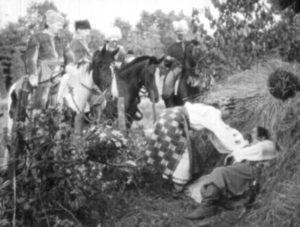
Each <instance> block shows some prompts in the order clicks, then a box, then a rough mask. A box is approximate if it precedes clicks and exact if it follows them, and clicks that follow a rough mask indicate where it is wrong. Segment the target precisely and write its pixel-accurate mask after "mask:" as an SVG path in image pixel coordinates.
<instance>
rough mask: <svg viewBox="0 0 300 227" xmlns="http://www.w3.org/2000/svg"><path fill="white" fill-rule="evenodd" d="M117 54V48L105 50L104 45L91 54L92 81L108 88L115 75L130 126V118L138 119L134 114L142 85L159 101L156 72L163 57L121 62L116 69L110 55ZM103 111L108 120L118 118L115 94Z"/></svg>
mask: <svg viewBox="0 0 300 227" xmlns="http://www.w3.org/2000/svg"><path fill="white" fill-rule="evenodd" d="M116 53H117V52H116V51H114V52H110V51H108V50H106V47H105V46H104V47H103V49H102V50H101V51H96V52H95V53H94V56H93V63H92V67H93V80H94V82H95V84H96V85H97V86H98V87H99V89H100V90H101V91H107V90H108V89H111V88H112V87H113V86H112V84H113V83H114V82H113V80H114V78H115V80H116V85H117V90H118V97H124V107H125V116H126V125H127V127H128V128H130V127H131V124H132V122H133V120H140V119H141V117H139V116H138V115H137V113H138V112H139V110H138V107H137V105H138V103H139V102H140V97H139V92H140V90H141V88H142V87H145V89H146V91H147V92H148V96H149V98H150V100H151V101H152V102H158V100H159V93H158V89H157V85H156V83H155V72H156V68H157V66H158V65H159V64H160V63H161V62H162V61H163V58H161V59H157V58H155V57H153V56H141V57H137V58H136V59H134V60H133V61H132V62H130V63H128V64H125V65H123V66H122V67H121V68H120V69H115V68H114V67H113V62H114V59H113V57H114V55H115V54H116ZM111 90H113V89H111ZM111 93H113V92H111ZM112 96H113V95H112ZM103 113H104V114H105V115H106V116H107V115H108V116H109V118H110V119H115V118H116V117H117V113H118V111H117V102H116V99H114V97H112V98H111V99H110V100H109V101H108V103H107V105H106V108H105V109H104V111H103Z"/></svg>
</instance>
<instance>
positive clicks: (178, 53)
mask: <svg viewBox="0 0 300 227" xmlns="http://www.w3.org/2000/svg"><path fill="white" fill-rule="evenodd" d="M173 27H174V30H175V33H176V36H177V40H176V42H174V43H173V44H171V45H170V46H169V47H168V48H167V53H166V58H165V66H166V67H167V68H168V69H169V72H168V73H167V75H166V77H165V79H164V85H163V92H162V98H163V100H164V102H165V105H166V107H170V106H172V104H173V103H174V96H175V94H176V92H175V83H176V81H177V80H178V79H179V76H180V75H181V73H182V71H183V67H184V61H185V56H184V53H185V48H186V46H187V40H186V38H185V37H186V34H187V32H188V25H187V22H186V21H184V20H181V21H178V22H176V21H175V22H173Z"/></svg>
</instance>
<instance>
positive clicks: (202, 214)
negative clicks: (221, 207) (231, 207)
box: [185, 184, 221, 220]
mask: <svg viewBox="0 0 300 227" xmlns="http://www.w3.org/2000/svg"><path fill="white" fill-rule="evenodd" d="M201 194H202V202H201V204H199V206H198V207H197V208H196V209H195V210H193V211H192V212H191V213H189V214H187V215H185V218H187V219H191V220H195V219H204V218H209V217H212V216H214V215H216V214H217V211H218V207H217V206H216V203H217V201H218V200H219V199H220V197H221V196H220V195H221V194H220V190H219V189H218V188H217V187H216V186H214V185H213V184H209V185H204V186H203V187H202V188H201Z"/></svg>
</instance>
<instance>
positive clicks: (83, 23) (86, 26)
mask: <svg viewBox="0 0 300 227" xmlns="http://www.w3.org/2000/svg"><path fill="white" fill-rule="evenodd" d="M75 31H76V34H77V35H78V36H79V37H80V38H82V39H86V38H87V37H88V36H89V34H90V32H91V25H90V22H89V21H88V20H79V21H76V22H75Z"/></svg>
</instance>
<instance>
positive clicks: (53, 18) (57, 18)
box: [45, 10, 65, 24]
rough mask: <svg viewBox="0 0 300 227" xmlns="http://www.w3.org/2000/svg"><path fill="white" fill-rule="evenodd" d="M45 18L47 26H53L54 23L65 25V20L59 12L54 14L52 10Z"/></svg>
mask: <svg viewBox="0 0 300 227" xmlns="http://www.w3.org/2000/svg"><path fill="white" fill-rule="evenodd" d="M45 17H46V23H47V24H53V23H56V22H61V23H62V24H64V23H65V18H64V16H63V15H61V14H60V13H59V12H56V11H54V10H48V11H47V12H46V13H45Z"/></svg>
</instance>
